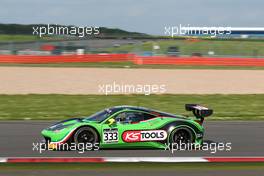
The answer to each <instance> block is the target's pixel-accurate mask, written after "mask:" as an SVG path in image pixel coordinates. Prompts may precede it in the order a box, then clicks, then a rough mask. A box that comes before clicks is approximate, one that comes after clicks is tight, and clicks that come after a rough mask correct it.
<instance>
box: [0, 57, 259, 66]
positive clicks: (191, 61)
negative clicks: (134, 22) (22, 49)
mask: <svg viewBox="0 0 264 176" xmlns="http://www.w3.org/2000/svg"><path fill="white" fill-rule="evenodd" d="M125 61H133V62H134V63H135V64H161V65H193V66H196V65H199V66H257V67H263V66H264V58H233V57H229V58H217V57H166V56H136V55H134V54H85V55H59V56H32V55H0V63H17V64H22V63H29V64H41V63H70V62H125Z"/></svg>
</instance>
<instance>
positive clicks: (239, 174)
mask: <svg viewBox="0 0 264 176" xmlns="http://www.w3.org/2000/svg"><path fill="white" fill-rule="evenodd" d="M1 174H2V175H3V176H46V175H56V176H58V175H63V176H72V175H76V174H77V175H79V176H87V175H96V176H105V175H107V176H112V175H113V176H124V175H126V176H134V175H137V176H140V175H143V176H160V175H181V176H183V175H188V176H198V175H202V176H212V175H214V176H223V175H232V176H248V175H250V176H259V175H262V174H263V169H255V170H253V169H248V170H242V171H240V170H238V169H236V170H235V169H231V170H230V169H229V170H202V169H198V170H196V171H193V170H187V169H186V170H176V169H175V170H166V169H163V170H160V171H157V170H154V171H151V170H145V171H142V170H141V171H135V170H134V171H131V170H130V171H124V170H121V171H120V170H119V169H117V170H116V171H90V170H89V169H87V170H79V171H69V170H67V171H63V170H55V171H48V170H46V171H43V170H19V171H0V176H2V175H1Z"/></svg>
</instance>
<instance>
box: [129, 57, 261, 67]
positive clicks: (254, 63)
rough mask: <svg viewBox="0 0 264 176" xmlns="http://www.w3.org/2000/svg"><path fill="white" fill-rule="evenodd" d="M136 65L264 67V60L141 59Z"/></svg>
mask: <svg viewBox="0 0 264 176" xmlns="http://www.w3.org/2000/svg"><path fill="white" fill-rule="evenodd" d="M134 62H135V63H136V64H160V65H193V66H195V65H199V66H258V67H262V66H264V58H233V57H229V58H216V57H162V56H152V57H139V56H137V57H136V58H135V59H134Z"/></svg>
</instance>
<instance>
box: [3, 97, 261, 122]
mask: <svg viewBox="0 0 264 176" xmlns="http://www.w3.org/2000/svg"><path fill="white" fill-rule="evenodd" d="M263 100H264V94H258V95H217V94H216V95H149V96H146V95H107V96H105V95H56V94H54V95H53V94H51V95H0V120H9V119H10V120H20V119H25V118H29V119H33V120H51V119H54V120H58V119H66V118H70V117H81V116H88V115H90V114H92V113H94V112H97V111H99V110H101V109H103V108H107V107H111V106H115V105H134V106H144V107H149V108H153V109H158V110H162V111H166V112H171V113H175V114H184V115H185V114H186V115H191V113H190V112H186V111H185V109H184V104H185V103H198V104H202V105H205V106H209V107H211V108H213V109H214V115H213V116H212V117H209V118H208V120H264V103H263Z"/></svg>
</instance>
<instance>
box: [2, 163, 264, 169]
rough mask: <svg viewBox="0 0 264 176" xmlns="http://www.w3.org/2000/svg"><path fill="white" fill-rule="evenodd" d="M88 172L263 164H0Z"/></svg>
mask: <svg viewBox="0 0 264 176" xmlns="http://www.w3.org/2000/svg"><path fill="white" fill-rule="evenodd" d="M32 169H34V170H40V171H41V170H47V169H48V170H50V171H52V170H89V171H114V170H118V171H127V170H133V171H144V170H152V171H155V170H157V171H159V170H164V171H170V170H192V169H193V170H196V171H203V170H204V171H212V170H213V171H215V170H253V169H254V170H264V163H56V164H50V163H27V164H23V163H16V164H0V170H1V171H8V170H10V171H13V170H32Z"/></svg>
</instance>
